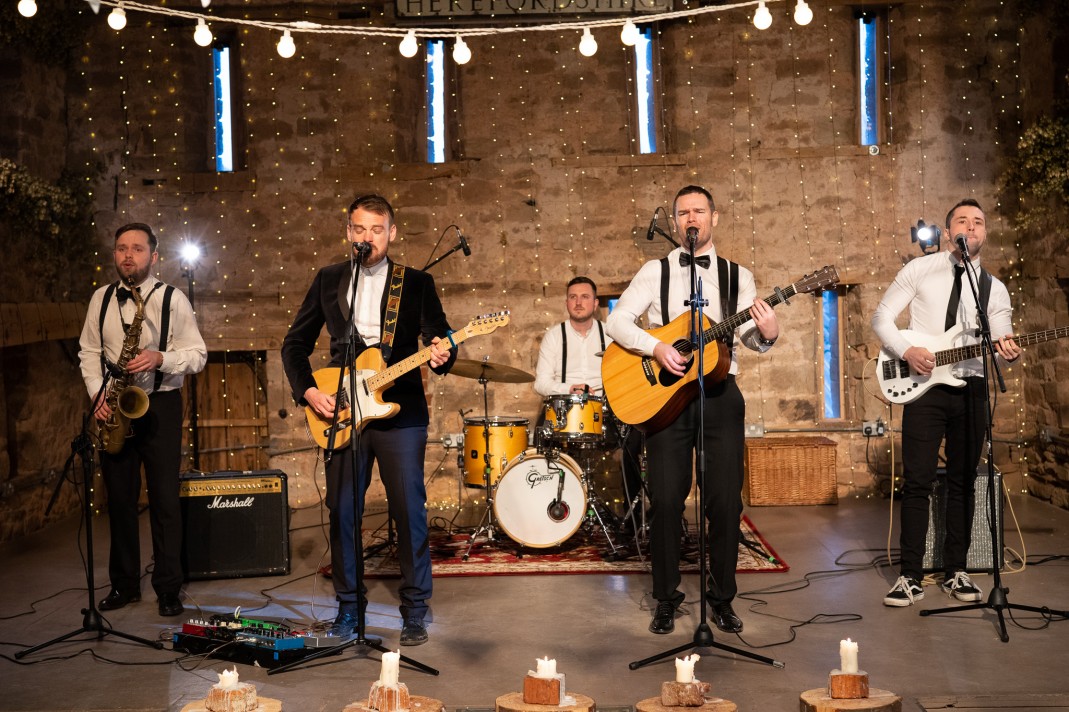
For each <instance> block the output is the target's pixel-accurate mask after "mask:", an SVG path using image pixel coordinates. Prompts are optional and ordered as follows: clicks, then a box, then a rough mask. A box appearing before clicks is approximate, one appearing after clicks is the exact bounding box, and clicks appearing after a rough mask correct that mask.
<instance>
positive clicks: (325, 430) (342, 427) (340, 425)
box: [323, 418, 352, 438]
mask: <svg viewBox="0 0 1069 712" xmlns="http://www.w3.org/2000/svg"><path fill="white" fill-rule="evenodd" d="M351 422H352V421H351V420H349V419H348V418H346V419H345V420H339V421H338V424H337V425H336V426H334V427H335V432H339V433H340V432H341V431H343V430H345V429H346V428H348V427H349V424H350V423H351ZM323 437H325V438H329V437H330V426H327V427H325V428H323Z"/></svg>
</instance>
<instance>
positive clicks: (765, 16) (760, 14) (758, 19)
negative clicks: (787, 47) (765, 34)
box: [753, 0, 772, 30]
mask: <svg viewBox="0 0 1069 712" xmlns="http://www.w3.org/2000/svg"><path fill="white" fill-rule="evenodd" d="M753 26H754V27H756V28H757V29H759V30H767V29H768V28H769V27H771V26H772V13H771V12H769V11H768V8H767V7H765V0H761V2H759V3H758V4H757V11H756V12H754V14H753Z"/></svg>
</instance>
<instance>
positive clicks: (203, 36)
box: [193, 17, 212, 47]
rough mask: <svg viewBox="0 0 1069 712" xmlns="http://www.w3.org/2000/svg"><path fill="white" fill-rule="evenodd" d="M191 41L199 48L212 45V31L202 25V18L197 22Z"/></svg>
mask: <svg viewBox="0 0 1069 712" xmlns="http://www.w3.org/2000/svg"><path fill="white" fill-rule="evenodd" d="M193 41H194V42H196V43H197V44H199V45H200V46H201V47H207V46H208V45H210V44H211V43H212V31H211V30H209V29H208V26H207V25H206V24H204V18H203V17H201V18H199V19H198V20H197V29H196V30H194V31H193Z"/></svg>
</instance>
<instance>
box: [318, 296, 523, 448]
mask: <svg viewBox="0 0 1069 712" xmlns="http://www.w3.org/2000/svg"><path fill="white" fill-rule="evenodd" d="M508 323H509V312H508V311H502V312H496V313H494V314H486V315H483V316H479V317H476V318H475V319H472V321H471V323H469V324H468V325H467V326H465V327H464V328H463V329H460V330H458V331H454V332H452V333H451V334H450V335H449V337H448V338H447V339H442V341H443V342H446V341H449V342H452V344H451V345H452V346H456V345H457V344H459V343H461V342H462V341H464V340H466V339H468V338H470V337H472V336H479V335H481V334H490V333H493V332H494V331H496V330H497V329H498V328H499V327H502V326H505V325H507V324H508ZM430 360H431V347H429V346H428V347H427V348H425V349H422V350H420V351H417V352H416V353H414V354H412V355H411V356H409V357H408V358H406V359H402V360H401V361H398V362H397V363H395V364H394V365H392V366H387V365H386V362H385V361H384V360H383V358H382V353H381V352H380V351H379V350H378V349H376V348H370V349H367V350H365V351H364V352H363V353H361V354H360V355H359V356H357V357H356V362H355V363H354V371H353V372H352V373H350V371H349V369H348V368H345V369H342V368H340V367H337V366H327V367H326V368H321V369H319V370H317V371H315V372H313V373H312V377H313V378H315V382H316V388H318V389H319V390H321V391H323V392H324V393H329V394H331V395H333V396H334V397H335V408H337V409H338V418H337V421H336V422H333V419H326V418H322V417H321V416H320V415H319V413H317V412H316V411H315V410H314V409H313V408H312V407H311V406H306V407H305V409H304V412H305V416H306V418H307V420H308V431H309V433H311V435H312V439H313V440H314V441H315V443H316V445H318V446H319V447H321V448H323V449H324V450H326V449H327V446H328V445H329V444H330V435H331V431H332V422H333V432H334V444H333V447H332V448H331V449H332V450H338V449H341V448H343V447H345V446H346V445H348V444H349V439H350V437H351V435H350V434H351V433H352V432H353V431H354V430H355V431H357V432H359V431H360V430H361V429H363V428H364V426H365V425H367V423H368V421H370V420H381V419H383V418H392V417H393V416H394V415H397V411H398V410H400V409H401V406H399V405H397V404H396V403H390V402H384V401H383V400H382V397H381V395H382V392H383V391H384V390H386V389H387V388H389V387H390V385H391V384H392V383H393V382H394V381H396V380H397V379H398V378H400V377H401V376H403V375H404V374H406V373H408V372H409V371H411V370H412V369H414V368H419V367H420V366H422V365H423V364H425V363H427V362H428V361H430ZM343 370H344V372H345V375H344V376H343V377H342V389H341V392H340V393H335V389H336V388H337V387H338V374H339V372H340V371H343ZM351 378H355V381H356V382H355V384H353V385H355V389H356V397H357V403H356V409H355V410H356V413H355V415H354V414H353V409H352V408H350V407H349V393H350V387H349V386H350V379H351Z"/></svg>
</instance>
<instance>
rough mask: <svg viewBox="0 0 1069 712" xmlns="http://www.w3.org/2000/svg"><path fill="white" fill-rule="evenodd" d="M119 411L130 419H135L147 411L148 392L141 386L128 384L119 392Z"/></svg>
mask: <svg viewBox="0 0 1069 712" xmlns="http://www.w3.org/2000/svg"><path fill="white" fill-rule="evenodd" d="M117 404H118V406H119V412H120V413H122V414H123V415H124V416H126V417H127V418H129V419H130V420H137V419H138V418H140V417H141V416H142V415H144V414H145V413H147V412H148V394H147V393H145V391H144V389H143V388H138V387H137V386H129V387H127V388H124V389H123V391H122V392H121V393H120V394H119V397H118V400H117Z"/></svg>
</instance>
